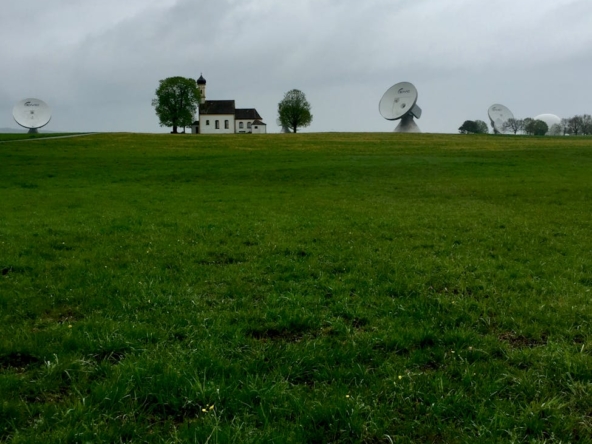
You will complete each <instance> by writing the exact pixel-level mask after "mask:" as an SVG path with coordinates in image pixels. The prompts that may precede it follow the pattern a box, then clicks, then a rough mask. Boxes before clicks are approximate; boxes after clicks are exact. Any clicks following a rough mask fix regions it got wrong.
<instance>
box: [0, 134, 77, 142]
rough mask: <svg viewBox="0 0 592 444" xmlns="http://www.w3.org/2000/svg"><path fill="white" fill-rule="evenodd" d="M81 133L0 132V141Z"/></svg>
mask: <svg viewBox="0 0 592 444" xmlns="http://www.w3.org/2000/svg"><path fill="white" fill-rule="evenodd" d="M76 134H81V133H36V134H29V133H0V142H12V141H16V140H31V139H48V138H51V137H63V136H73V135H76Z"/></svg>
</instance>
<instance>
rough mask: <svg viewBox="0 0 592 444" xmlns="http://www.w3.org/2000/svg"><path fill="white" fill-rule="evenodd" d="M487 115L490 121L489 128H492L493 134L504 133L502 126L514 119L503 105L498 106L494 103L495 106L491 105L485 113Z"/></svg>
mask: <svg viewBox="0 0 592 444" xmlns="http://www.w3.org/2000/svg"><path fill="white" fill-rule="evenodd" d="M487 114H488V115H489V120H490V121H491V126H492V127H493V132H494V133H495V134H500V133H503V132H504V124H505V123H506V122H507V121H508V120H510V119H513V118H514V114H512V111H510V110H509V109H508V108H507V107H505V106H504V105H500V104H498V103H496V104H495V105H491V106H490V107H489V110H488V111H487Z"/></svg>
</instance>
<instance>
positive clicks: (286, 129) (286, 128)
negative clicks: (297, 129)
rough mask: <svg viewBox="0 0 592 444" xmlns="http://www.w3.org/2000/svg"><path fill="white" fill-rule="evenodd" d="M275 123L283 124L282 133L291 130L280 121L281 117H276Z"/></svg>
mask: <svg viewBox="0 0 592 444" xmlns="http://www.w3.org/2000/svg"><path fill="white" fill-rule="evenodd" d="M275 123H276V124H277V126H281V127H282V131H281V132H282V133H289V132H290V128H288V127H287V126H283V125H282V122H280V119H279V118H278V119H276V121H275Z"/></svg>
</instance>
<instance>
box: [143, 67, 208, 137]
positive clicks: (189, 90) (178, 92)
mask: <svg viewBox="0 0 592 444" xmlns="http://www.w3.org/2000/svg"><path fill="white" fill-rule="evenodd" d="M199 101H200V92H199V88H198V87H197V83H196V81H195V80H193V79H188V78H185V77H168V78H166V79H164V80H160V82H159V85H158V88H157V89H156V98H154V99H153V100H152V106H154V108H155V111H156V115H157V116H158V118H159V120H160V126H172V127H173V131H172V133H173V134H177V128H178V127H180V126H181V127H183V128H185V127H186V126H190V125H191V123H193V118H194V115H195V112H196V111H197V107H198V105H199Z"/></svg>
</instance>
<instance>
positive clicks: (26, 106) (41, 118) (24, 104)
mask: <svg viewBox="0 0 592 444" xmlns="http://www.w3.org/2000/svg"><path fill="white" fill-rule="evenodd" d="M12 116H13V117H14V120H15V121H16V123H18V124H19V125H20V126H22V127H24V128H28V129H29V133H36V132H38V131H37V130H38V129H39V128H41V127H44V126H45V125H47V124H48V123H49V121H50V120H51V109H50V108H49V106H48V105H47V103H45V102H44V101H43V100H39V99H24V100H21V101H20V102H18V103H17V104H16V105H14V108H13V109H12Z"/></svg>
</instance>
